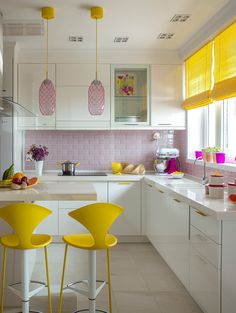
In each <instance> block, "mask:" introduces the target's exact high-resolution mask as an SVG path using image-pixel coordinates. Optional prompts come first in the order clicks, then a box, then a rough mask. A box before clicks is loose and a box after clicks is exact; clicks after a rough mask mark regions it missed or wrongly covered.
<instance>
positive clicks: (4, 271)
mask: <svg viewBox="0 0 236 313" xmlns="http://www.w3.org/2000/svg"><path fill="white" fill-rule="evenodd" d="M6 260H7V254H6V248H5V247H4V250H3V267H2V293H1V313H3V306H4V291H5V279H6Z"/></svg>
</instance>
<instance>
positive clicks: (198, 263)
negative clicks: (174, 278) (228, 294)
mask: <svg viewBox="0 0 236 313" xmlns="http://www.w3.org/2000/svg"><path fill="white" fill-rule="evenodd" d="M189 281H190V293H191V295H192V296H193V298H194V300H195V301H196V302H197V303H198V304H199V306H200V307H201V308H202V309H203V311H204V312H207V313H220V270H218V269H217V268H215V267H214V266H213V265H212V264H211V263H209V262H208V261H207V260H206V259H205V258H204V257H202V256H201V255H200V254H199V253H198V251H196V250H195V249H194V248H193V247H191V249H190V277H189Z"/></svg>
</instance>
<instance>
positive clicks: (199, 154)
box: [195, 151, 202, 160]
mask: <svg viewBox="0 0 236 313" xmlns="http://www.w3.org/2000/svg"><path fill="white" fill-rule="evenodd" d="M195 158H196V159H198V160H202V151H195Z"/></svg>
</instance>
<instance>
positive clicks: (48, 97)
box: [39, 7, 56, 116]
mask: <svg viewBox="0 0 236 313" xmlns="http://www.w3.org/2000/svg"><path fill="white" fill-rule="evenodd" d="M42 17H43V18H44V19H45V20H46V21H47V28H46V78H45V79H44V80H43V82H42V84H41V86H40V88H39V109H40V112H41V114H42V115H44V116H46V115H53V113H54V112H55V108H56V91H55V87H54V85H53V82H52V81H51V80H50V79H49V78H48V20H49V19H53V18H54V8H51V7H43V8H42Z"/></svg>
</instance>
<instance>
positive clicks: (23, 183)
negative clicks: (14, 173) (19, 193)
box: [10, 175, 39, 190]
mask: <svg viewBox="0 0 236 313" xmlns="http://www.w3.org/2000/svg"><path fill="white" fill-rule="evenodd" d="M18 177H20V175H18ZM38 182H39V180H38V178H37V177H32V178H28V177H27V176H25V175H24V176H23V177H22V178H21V179H20V178H17V177H15V178H13V180H12V184H11V185H10V187H11V189H14V190H19V189H26V188H28V187H33V186H35V185H37V184H38Z"/></svg>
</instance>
